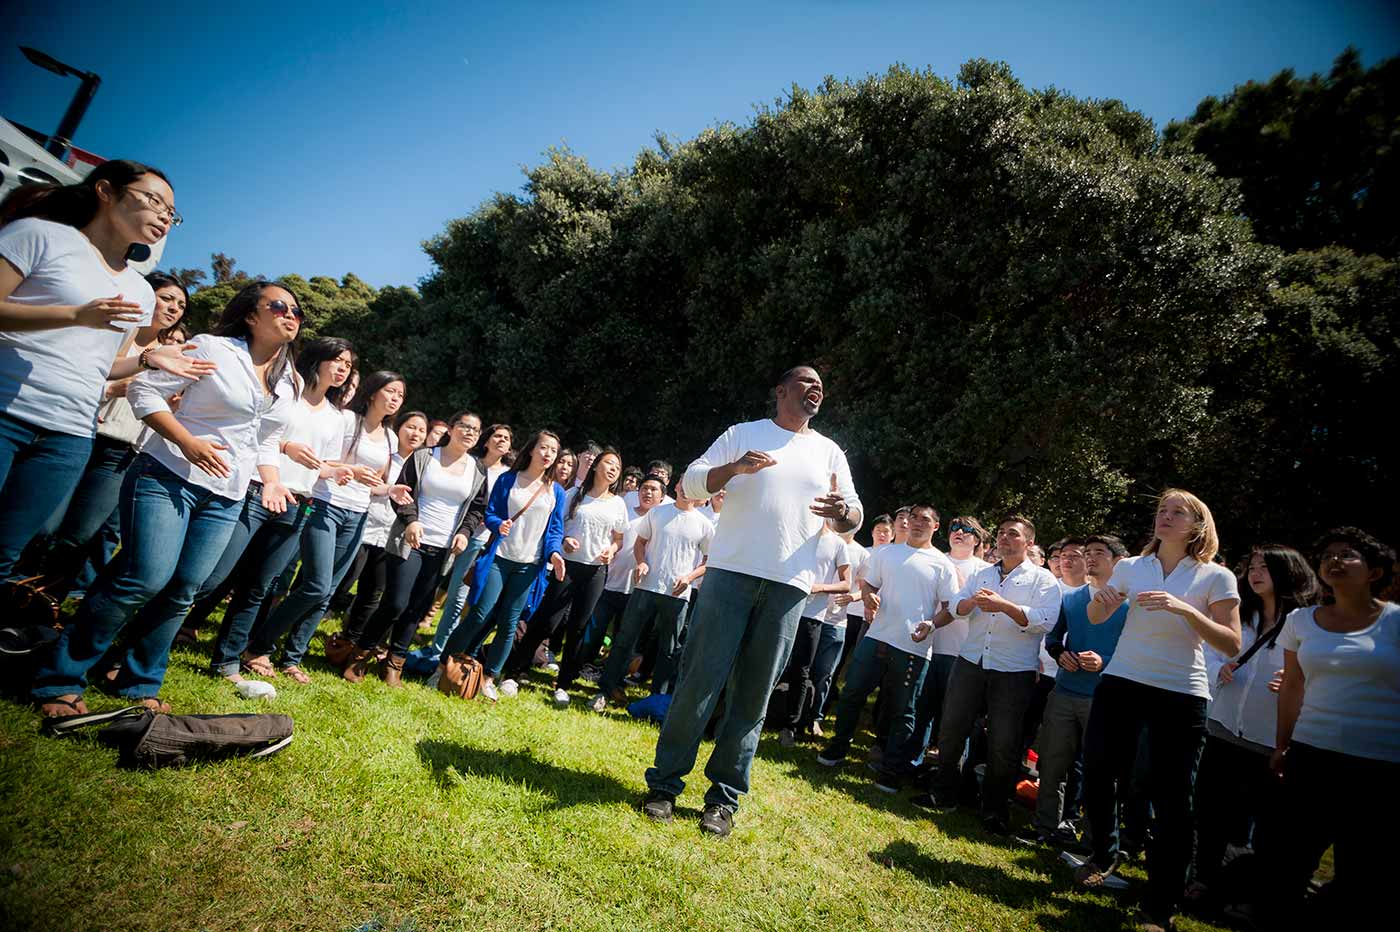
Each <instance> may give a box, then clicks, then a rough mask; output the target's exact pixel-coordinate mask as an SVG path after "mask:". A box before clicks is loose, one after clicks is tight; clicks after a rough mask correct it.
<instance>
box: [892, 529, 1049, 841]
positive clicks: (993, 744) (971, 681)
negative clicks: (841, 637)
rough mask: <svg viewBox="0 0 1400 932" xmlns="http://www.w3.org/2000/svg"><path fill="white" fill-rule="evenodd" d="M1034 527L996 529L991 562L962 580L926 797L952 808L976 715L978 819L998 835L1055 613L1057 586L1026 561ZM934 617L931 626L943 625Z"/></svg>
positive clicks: (927, 800) (1002, 829) (1044, 571)
mask: <svg viewBox="0 0 1400 932" xmlns="http://www.w3.org/2000/svg"><path fill="white" fill-rule="evenodd" d="M1034 543H1035V525H1034V524H1032V523H1031V521H1030V519H1028V518H1025V517H1023V516H1021V515H1011V516H1010V517H1007V518H1006V519H1004V520H1003V521H1002V522H1001V524H999V525H998V526H997V552H998V553H999V554H1000V555H1001V559H1000V561H999V562H997V563H994V564H992V565H991V566H989V567H987V568H986V569H983V570H979V571H978V572H976V573H974V574H973V575H972V576H970V577H969V578H968V580H967V583H966V584H965V585H964V586H963V588H962V591H960V592H959V593H958V596H957V601H956V604H955V605H953V606H952V609H953V614H954V615H956V616H958V617H965V618H967V622H968V633H967V637H966V638H965V639H964V640H963V648H962V651H961V653H960V654H959V656H958V659H957V661H956V662H955V663H954V666H953V674H952V677H951V678H950V679H949V681H948V694H947V696H946V697H945V698H944V701H943V721H942V722H941V723H940V724H939V728H938V773H937V776H936V778H935V782H934V793H933V796H932V798H929V797H918V798H916V799H915V800H914V802H916V803H920V804H924V803H927V804H929V805H931V806H932V807H934V808H939V809H946V808H951V807H952V806H953V805H955V803H956V800H955V794H956V792H957V787H958V782H959V779H960V777H961V760H962V751H963V745H964V744H966V743H967V739H968V737H969V736H970V735H971V734H972V729H973V727H974V725H975V723H976V721H977V718H978V716H979V715H982V714H983V713H984V712H985V714H986V716H987V770H986V774H985V776H984V777H983V780H982V818H983V823H984V824H985V825H986V827H987V829H988V831H991V832H993V833H995V834H1002V835H1004V834H1006V833H1007V832H1008V831H1009V827H1008V824H1007V820H1008V818H1009V816H1010V803H1011V792H1012V790H1013V788H1014V786H1015V780H1016V774H1017V771H1018V768H1019V765H1020V760H1021V750H1022V742H1021V738H1022V734H1023V724H1024V720H1025V715H1026V706H1027V705H1029V704H1030V701H1031V694H1032V693H1033V692H1034V691H1035V680H1036V673H1037V672H1038V671H1039V669H1040V645H1041V641H1042V640H1043V639H1044V637H1045V635H1046V633H1048V632H1049V631H1050V629H1051V628H1052V627H1054V624H1055V621H1056V619H1058V618H1059V614H1060V584H1059V581H1058V580H1056V579H1055V577H1054V576H1052V575H1051V574H1050V571H1049V570H1047V569H1045V568H1043V567H1039V566H1036V565H1035V564H1033V563H1032V562H1031V561H1030V559H1029V558H1028V557H1027V551H1028V550H1029V548H1030V547H1031V545H1033V544H1034ZM943 620H944V619H942V618H940V619H938V621H943Z"/></svg>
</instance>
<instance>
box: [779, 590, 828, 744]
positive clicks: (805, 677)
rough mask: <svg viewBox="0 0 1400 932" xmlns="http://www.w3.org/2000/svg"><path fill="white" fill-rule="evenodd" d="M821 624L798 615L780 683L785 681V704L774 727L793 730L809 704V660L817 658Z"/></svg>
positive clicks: (810, 670)
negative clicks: (790, 651) (795, 632)
mask: <svg viewBox="0 0 1400 932" xmlns="http://www.w3.org/2000/svg"><path fill="white" fill-rule="evenodd" d="M821 632H822V623H821V621H820V619H817V618H805V617H804V618H800V619H798V622H797V634H796V635H795V636H794V637H793V639H792V653H790V654H789V655H788V662H787V667H786V668H785V669H784V670H783V675H782V677H781V678H780V679H779V680H778V682H780V683H786V684H787V705H786V708H784V709H783V711H782V713H781V714H780V715H779V716H778V720H777V723H776V724H777V726H778V727H779V728H789V729H792V730H793V731H796V730H797V727H798V726H799V725H801V724H802V716H803V715H804V714H805V713H806V711H807V707H808V706H809V705H811V703H812V699H813V696H814V695H815V693H816V687H815V686H814V684H813V683H812V661H814V660H816V659H817V644H818V643H819V641H820V640H821Z"/></svg>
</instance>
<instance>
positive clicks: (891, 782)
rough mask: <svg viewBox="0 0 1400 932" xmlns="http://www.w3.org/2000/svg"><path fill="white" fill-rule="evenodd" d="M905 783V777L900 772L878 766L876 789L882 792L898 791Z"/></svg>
mask: <svg viewBox="0 0 1400 932" xmlns="http://www.w3.org/2000/svg"><path fill="white" fill-rule="evenodd" d="M903 785H904V778H903V777H901V776H900V775H899V774H897V773H890V772H889V771H888V770H883V769H880V768H876V770H875V789H877V790H879V791H880V792H881V793H898V792H899V790H900V788H901V787H902V786H903Z"/></svg>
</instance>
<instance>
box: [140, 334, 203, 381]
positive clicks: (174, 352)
mask: <svg viewBox="0 0 1400 932" xmlns="http://www.w3.org/2000/svg"><path fill="white" fill-rule="evenodd" d="M198 348H199V346H198V344H195V343H186V344H185V345H184V346H157V347H155V348H154V349H152V350H151V351H150V352H148V353H147V354H146V362H147V363H148V364H149V365H150V366H151V368H152V369H159V370H161V371H162V372H169V373H170V374H171V375H173V376H177V377H179V378H182V379H189V380H191V381H194V382H197V381H199V380H200V379H202V378H204V377H205V376H206V375H208V374H209V373H211V372H215V371H217V370H218V368H219V367H218V364H216V363H215V362H214V361H213V360H211V359H195V358H194V357H193V356H188V355H186V354H187V353H189V352H190V351H191V350H196V349H198Z"/></svg>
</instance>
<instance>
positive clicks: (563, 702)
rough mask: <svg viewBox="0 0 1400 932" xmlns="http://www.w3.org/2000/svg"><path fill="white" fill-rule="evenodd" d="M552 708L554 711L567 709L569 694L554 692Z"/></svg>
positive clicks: (560, 691)
mask: <svg viewBox="0 0 1400 932" xmlns="http://www.w3.org/2000/svg"><path fill="white" fill-rule="evenodd" d="M554 707H555V708H556V709H567V708H568V707H569V694H568V693H566V692H564V690H562V689H556V690H555V691H554Z"/></svg>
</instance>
